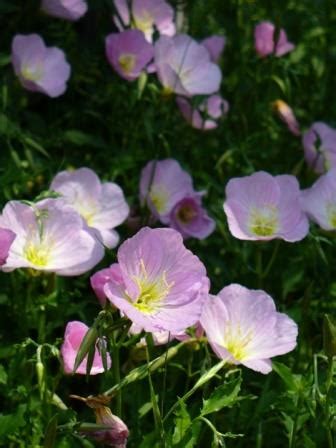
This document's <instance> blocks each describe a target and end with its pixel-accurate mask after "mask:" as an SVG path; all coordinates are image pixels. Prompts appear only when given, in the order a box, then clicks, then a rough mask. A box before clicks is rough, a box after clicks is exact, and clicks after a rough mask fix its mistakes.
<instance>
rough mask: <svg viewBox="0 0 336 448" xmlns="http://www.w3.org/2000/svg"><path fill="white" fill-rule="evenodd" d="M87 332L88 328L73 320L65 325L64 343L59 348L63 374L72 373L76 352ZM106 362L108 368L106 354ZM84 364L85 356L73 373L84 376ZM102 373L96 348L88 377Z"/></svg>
mask: <svg viewBox="0 0 336 448" xmlns="http://www.w3.org/2000/svg"><path fill="white" fill-rule="evenodd" d="M88 330H89V327H88V326H87V325H85V324H83V322H79V321H76V320H74V321H71V322H68V323H67V326H66V328H65V334H64V341H63V344H62V347H61V356H62V360H63V368H64V372H65V373H69V374H71V373H73V369H74V366H75V359H76V356H77V353H78V350H79V348H80V346H81V343H82V341H83V339H84V336H85V335H86V333H87V331H88ZM102 343H104V341H102ZM106 362H107V367H108V368H110V367H111V358H110V355H109V354H108V353H107V354H106ZM86 364H87V356H86V357H85V358H84V359H83V361H82V362H81V364H80V365H79V367H78V369H77V370H76V372H75V373H79V374H81V375H86ZM102 372H104V365H103V360H102V357H101V355H100V354H99V352H98V349H97V348H96V349H95V355H94V359H93V364H92V368H91V370H90V375H97V374H98V373H102Z"/></svg>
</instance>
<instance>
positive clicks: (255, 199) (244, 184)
mask: <svg viewBox="0 0 336 448" xmlns="http://www.w3.org/2000/svg"><path fill="white" fill-rule="evenodd" d="M225 191H226V201H225V203H224V211H225V213H226V217H227V220H228V224H229V229H230V232H231V233H232V235H233V236H235V237H236V238H239V239H242V240H266V241H267V240H272V239H274V238H281V239H284V240H285V241H289V242H294V241H300V240H302V239H303V238H304V237H305V236H306V235H307V233H308V231H309V224H308V219H307V217H306V215H305V214H304V213H303V211H302V209H301V204H300V189H299V184H298V181H297V179H296V178H295V177H294V176H289V175H281V176H271V175H270V174H268V173H266V172H264V171H259V172H257V173H254V174H252V175H251V176H246V177H238V178H235V179H231V180H230V181H229V182H228V184H227V186H226V190H225Z"/></svg>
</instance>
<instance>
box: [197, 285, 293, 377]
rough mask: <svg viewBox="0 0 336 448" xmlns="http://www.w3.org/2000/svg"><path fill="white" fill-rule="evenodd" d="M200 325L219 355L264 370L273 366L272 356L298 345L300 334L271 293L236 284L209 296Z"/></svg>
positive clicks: (229, 360) (262, 371)
mask: <svg viewBox="0 0 336 448" xmlns="http://www.w3.org/2000/svg"><path fill="white" fill-rule="evenodd" d="M201 325H202V327H203V328H204V330H205V332H206V335H207V337H208V340H209V344H210V345H211V347H212V349H213V351H214V352H215V353H216V355H217V356H218V357H219V358H223V359H227V361H228V362H229V363H232V364H243V365H244V366H246V367H248V368H250V369H253V370H255V371H257V372H261V373H264V374H266V373H269V372H270V371H271V370H272V363H271V359H270V358H272V357H273V356H278V355H283V354H285V353H288V352H290V351H291V350H293V349H294V348H295V346H296V338H297V334H298V328H297V325H296V323H295V322H294V321H293V320H292V319H290V318H289V317H288V316H286V314H282V313H278V312H277V311H276V309H275V305H274V302H273V300H272V298H271V297H270V296H269V295H268V294H266V293H265V292H264V291H260V290H251V289H247V288H244V287H243V286H240V285H236V284H232V285H230V286H227V287H226V288H223V289H222V290H221V291H220V292H219V293H218V295H217V296H210V298H209V300H207V301H206V302H205V306H204V309H203V313H202V317H201Z"/></svg>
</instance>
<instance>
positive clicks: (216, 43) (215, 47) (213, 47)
mask: <svg viewBox="0 0 336 448" xmlns="http://www.w3.org/2000/svg"><path fill="white" fill-rule="evenodd" d="M201 44H202V45H204V46H205V48H206V49H207V50H208V52H209V53H210V57H211V60H212V62H216V63H217V62H218V61H219V59H220V57H221V55H222V53H223V51H224V48H225V44H226V39H225V37H224V36H220V35H213V36H209V37H207V38H206V39H203V40H202V42H201Z"/></svg>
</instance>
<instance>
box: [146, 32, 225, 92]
mask: <svg viewBox="0 0 336 448" xmlns="http://www.w3.org/2000/svg"><path fill="white" fill-rule="evenodd" d="M154 50H155V54H154V63H155V66H156V72H157V75H158V78H159V80H160V82H161V84H162V85H163V87H164V90H165V92H166V93H173V92H175V93H177V94H178V95H182V96H187V97H190V96H193V95H211V94H212V93H215V92H217V91H218V90H219V86H220V82H221V79H222V74H221V71H220V69H219V67H218V65H216V64H214V63H213V62H212V61H211V56H210V53H209V51H208V50H207V49H206V48H205V46H204V45H202V44H199V43H197V42H196V41H195V40H194V39H192V38H191V37H190V36H188V35H186V34H179V35H177V36H174V37H167V36H161V37H160V39H159V40H158V41H157V42H156V43H155V47H154Z"/></svg>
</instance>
